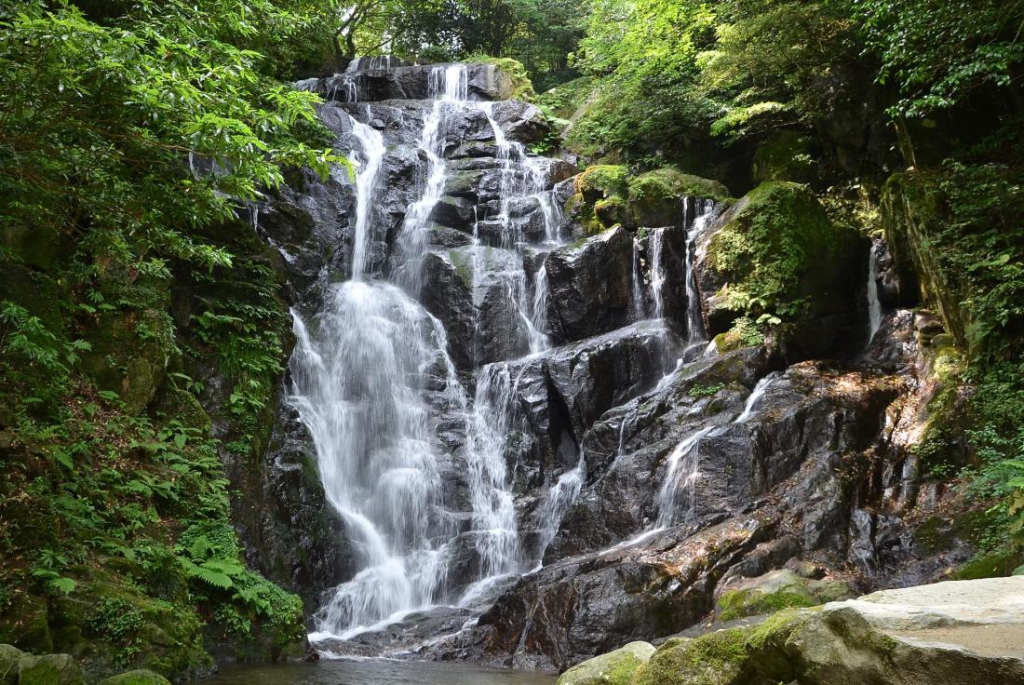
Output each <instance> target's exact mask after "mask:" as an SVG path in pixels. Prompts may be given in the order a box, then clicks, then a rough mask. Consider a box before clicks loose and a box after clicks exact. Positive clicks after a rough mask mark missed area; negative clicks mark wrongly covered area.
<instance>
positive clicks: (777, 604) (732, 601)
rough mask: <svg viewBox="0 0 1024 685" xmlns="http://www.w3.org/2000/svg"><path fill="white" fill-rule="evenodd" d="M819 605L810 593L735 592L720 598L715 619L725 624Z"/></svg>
mask: <svg viewBox="0 0 1024 685" xmlns="http://www.w3.org/2000/svg"><path fill="white" fill-rule="evenodd" d="M818 603H819V602H817V601H816V600H815V599H814V597H813V596H811V595H810V593H806V592H786V591H780V592H768V593H761V592H755V591H751V590H734V591H731V592H725V593H723V594H722V596H721V597H720V598H719V600H718V603H717V607H716V616H715V617H716V618H717V619H718V620H719V621H722V622H723V623H724V622H726V621H732V620H733V619H737V618H742V617H744V616H760V615H763V614H773V613H775V612H777V611H781V610H782V609H792V608H806V607H812V606H815V605H817V604H818Z"/></svg>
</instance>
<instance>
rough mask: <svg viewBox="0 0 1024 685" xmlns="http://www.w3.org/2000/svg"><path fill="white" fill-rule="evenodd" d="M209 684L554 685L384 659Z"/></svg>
mask: <svg viewBox="0 0 1024 685" xmlns="http://www.w3.org/2000/svg"><path fill="white" fill-rule="evenodd" d="M206 682H207V683H209V685H554V683H555V676H553V675H550V674H545V673H532V672H528V671H503V670H493V669H483V668H479V667H477V666H468V665H465V664H438V663H432V662H423V661H388V660H384V659H360V660H357V661H354V660H353V661H350V660H331V661H328V660H323V661H320V662H318V663H312V664H288V665H280V666H234V667H225V668H222V669H221V672H220V673H219V674H218V675H217V676H216V677H214V678H212V679H210V680H208V681H206Z"/></svg>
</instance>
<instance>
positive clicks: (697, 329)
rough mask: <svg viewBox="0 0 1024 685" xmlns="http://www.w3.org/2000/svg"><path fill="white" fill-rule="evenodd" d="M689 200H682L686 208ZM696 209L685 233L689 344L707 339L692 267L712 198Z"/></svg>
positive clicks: (709, 216)
mask: <svg viewBox="0 0 1024 685" xmlns="http://www.w3.org/2000/svg"><path fill="white" fill-rule="evenodd" d="M689 201H690V200H689V198H687V199H686V200H685V201H684V202H685V203H686V205H685V206H686V207H687V210H688V209H689ZM696 210H697V212H699V213H698V214H697V217H696V218H695V219H694V220H693V225H692V226H691V227H690V230H689V231H687V233H686V336H687V341H688V342H689V344H690V345H691V346H692V345H696V344H698V343H702V342H705V341H706V340H707V334H706V332H705V328H704V314H703V312H702V311H701V302H700V292H699V291H698V289H697V270H696V269H695V268H694V267H695V266H696V261H697V241H698V240H700V237H701V235H702V234H703V233H704V231H705V230H707V227H708V224H709V222H710V220H711V217H712V215H713V214H714V211H715V203H714V202H713V201H712V200H703V201H698V202H697V207H696ZM686 213H688V211H687V212H686Z"/></svg>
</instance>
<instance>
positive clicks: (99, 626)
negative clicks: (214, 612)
mask: <svg viewBox="0 0 1024 685" xmlns="http://www.w3.org/2000/svg"><path fill="white" fill-rule="evenodd" d="M181 573H182V572H181V571H180V567H178V566H177V565H175V566H172V567H169V568H168V569H166V570H165V571H163V572H162V573H161V576H160V577H159V578H157V577H153V578H150V579H149V581H150V582H152V583H159V584H160V587H161V590H162V593H163V594H164V596H166V597H167V598H168V599H156V598H154V597H151V596H148V595H147V594H145V593H144V592H143V591H142V590H140V589H138V588H136V587H134V586H133V584H132V583H131V582H130V581H129V580H127V579H126V578H125V576H124V575H121V574H119V573H114V572H112V571H109V570H106V569H102V568H93V567H84V566H83V567H76V568H74V569H71V570H70V571H69V575H71V576H72V577H73V578H74V579H75V581H76V582H77V586H76V588H75V591H74V592H72V593H71V594H69V595H64V596H60V597H54V598H52V599H51V602H50V605H51V606H50V630H51V633H52V635H53V643H54V647H55V648H56V649H59V650H62V651H67V652H69V653H71V654H72V655H74V656H76V657H78V658H80V659H81V660H82V662H83V665H84V666H85V667H86V669H87V670H88V671H89V672H90V673H96V674H101V675H103V674H109V673H110V670H109V669H110V665H111V664H113V663H130V664H131V665H133V666H138V667H140V668H148V669H151V670H153V671H157V672H159V673H163V674H166V675H168V676H169V675H176V674H182V673H189V672H192V673H198V672H202V670H203V669H205V668H208V667H209V666H210V665H211V660H210V657H209V655H208V654H207V653H206V650H205V649H204V646H203V642H202V637H201V629H202V621H201V619H200V617H199V615H198V614H197V613H196V611H195V609H194V608H193V607H192V606H190V605H188V604H187V598H186V596H185V594H184V593H185V592H186V590H187V584H186V582H185V580H184V578H182V577H180V576H181ZM168 575H171V576H174V577H165V576H168Z"/></svg>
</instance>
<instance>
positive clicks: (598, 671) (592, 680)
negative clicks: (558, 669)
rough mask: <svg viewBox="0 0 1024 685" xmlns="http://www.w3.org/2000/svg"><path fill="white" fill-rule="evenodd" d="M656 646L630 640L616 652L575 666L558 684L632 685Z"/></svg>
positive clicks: (560, 678)
mask: <svg viewBox="0 0 1024 685" xmlns="http://www.w3.org/2000/svg"><path fill="white" fill-rule="evenodd" d="M652 654H654V647H653V646H652V645H650V644H649V643H647V642H630V643H629V644H628V645H626V646H625V647H621V648H619V649H616V650H615V651H614V652H609V653H608V654H602V655H601V656H599V657H595V658H593V659H588V660H587V661H584V662H583V663H581V664H577V665H576V666H573V667H572V668H570V669H569V670H568V671H566V672H565V673H563V674H562V675H561V676H560V677H559V678H558V683H557V684H556V685H630V683H631V682H632V681H633V675H634V674H635V673H636V672H637V669H639V668H640V667H641V666H642V665H644V664H646V663H647V662H648V661H649V660H650V658H651V655H652Z"/></svg>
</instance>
